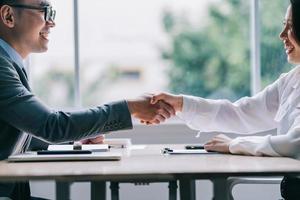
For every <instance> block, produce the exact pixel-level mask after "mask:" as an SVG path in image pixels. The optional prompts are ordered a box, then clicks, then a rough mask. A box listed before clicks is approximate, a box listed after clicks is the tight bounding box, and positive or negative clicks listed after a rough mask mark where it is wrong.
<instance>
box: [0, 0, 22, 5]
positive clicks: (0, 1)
mask: <svg viewBox="0 0 300 200" xmlns="http://www.w3.org/2000/svg"><path fill="white" fill-rule="evenodd" d="M20 1H21V0H0V5H5V4H16V3H20Z"/></svg>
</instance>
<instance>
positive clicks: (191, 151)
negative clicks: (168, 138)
mask: <svg viewBox="0 0 300 200" xmlns="http://www.w3.org/2000/svg"><path fill="white" fill-rule="evenodd" d="M161 153H162V154H166V155H183V154H217V153H218V152H215V151H206V150H205V149H170V148H167V147H166V148H163V149H162V150H161Z"/></svg>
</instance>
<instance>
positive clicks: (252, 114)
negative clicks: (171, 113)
mask: <svg viewBox="0 0 300 200" xmlns="http://www.w3.org/2000/svg"><path fill="white" fill-rule="evenodd" d="M281 81H282V77H281V78H279V79H278V80H277V81H276V82H274V83H273V84H271V85H269V86H268V87H266V88H265V89H264V90H263V91H262V92H260V93H258V94H257V95H255V96H253V97H245V98H242V99H240V100H238V101H236V102H234V103H232V102H230V101H228V100H210V99H204V98H200V97H194V96H184V97H183V109H182V112H181V113H178V114H177V115H178V116H179V118H181V119H182V120H183V121H185V123H186V124H187V125H188V126H189V127H190V128H192V129H195V130H199V131H200V132H212V131H219V132H223V133H224V132H229V133H238V134H253V133H257V132H261V131H266V130H271V129H274V128H276V127H277V125H278V124H277V123H278V122H276V121H275V120H274V117H275V115H276V112H277V110H278V106H279V96H280V95H279V85H280V84H282V83H281Z"/></svg>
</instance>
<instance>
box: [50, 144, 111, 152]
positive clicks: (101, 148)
mask: <svg viewBox="0 0 300 200" xmlns="http://www.w3.org/2000/svg"><path fill="white" fill-rule="evenodd" d="M48 150H49V151H58V150H60V151H62V150H74V146H73V145H72V144H58V145H49V146H48ZM81 150H90V151H92V152H105V151H108V144H83V145H81Z"/></svg>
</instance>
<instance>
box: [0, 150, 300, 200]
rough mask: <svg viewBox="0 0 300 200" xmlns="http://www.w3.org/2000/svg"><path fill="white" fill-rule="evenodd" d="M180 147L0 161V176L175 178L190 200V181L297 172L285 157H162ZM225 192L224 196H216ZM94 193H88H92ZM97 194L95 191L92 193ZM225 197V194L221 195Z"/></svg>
mask: <svg viewBox="0 0 300 200" xmlns="http://www.w3.org/2000/svg"><path fill="white" fill-rule="evenodd" d="M166 146H167V147H170V148H180V147H183V145H147V146H146V148H145V149H136V150H131V151H126V150H121V151H122V153H123V154H124V157H122V159H121V160H120V161H91V162H72V163H71V164H70V162H36V163H7V162H6V161H1V162H0V180H3V181H11V180H56V181H93V182H94V185H93V186H92V188H93V187H95V188H96V187H100V188H98V189H97V190H98V191H101V188H102V192H103V189H105V188H103V187H104V186H105V184H103V183H105V181H121V182H123V181H124V182H126V181H137V182H138V181H169V180H179V184H180V196H181V199H184V200H188V199H193V198H194V194H193V192H194V191H193V187H194V180H196V179H211V180H213V181H215V183H216V184H223V183H224V181H225V180H226V179H227V177H229V176H282V175H299V174H300V161H298V160H294V159H290V158H276V157H251V156H237V155H225V154H205V155H162V154H161V153H160V150H161V149H162V148H163V147H166ZM221 195H224V194H221ZM92 196H93V193H92ZM94 196H95V197H96V196H97V194H94ZM223 197H224V196H223Z"/></svg>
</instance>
